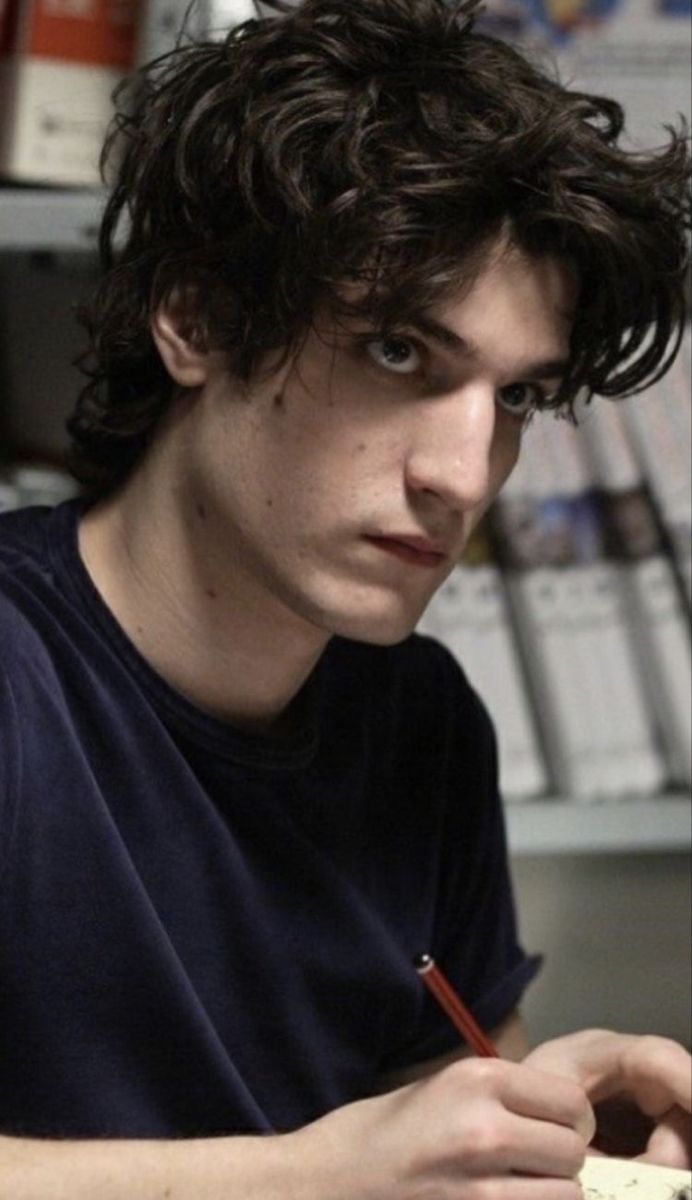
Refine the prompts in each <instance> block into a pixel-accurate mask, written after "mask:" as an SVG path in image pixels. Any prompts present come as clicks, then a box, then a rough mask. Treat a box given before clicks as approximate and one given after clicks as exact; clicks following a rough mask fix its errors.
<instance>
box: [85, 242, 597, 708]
mask: <svg viewBox="0 0 692 1200" xmlns="http://www.w3.org/2000/svg"><path fill="white" fill-rule="evenodd" d="M573 303H574V285H573V282H572V279H571V276H570V273H569V271H568V269H567V268H566V267H565V266H564V265H562V264H560V263H557V262H555V261H552V260H549V259H543V260H535V261H534V260H528V259H526V258H525V257H523V256H522V255H520V254H519V253H518V252H517V253H514V252H511V253H510V252H507V251H505V252H504V253H502V254H500V253H498V254H497V255H496V256H495V257H493V258H492V259H491V260H490V262H489V263H488V265H487V267H486V269H485V271H484V272H482V273H481V275H480V277H479V278H478V280H477V282H476V284H475V285H474V286H473V287H472V288H471V289H470V290H469V291H467V292H466V293H465V294H463V293H462V294H461V295H460V297H459V298H458V299H455V300H453V301H451V302H450V303H449V304H447V305H445V306H444V307H443V308H442V309H441V310H440V311H439V312H436V313H435V314H434V316H435V317H436V318H437V320H438V321H440V322H443V323H444V325H445V326H446V327H447V328H448V329H449V330H451V331H452V333H453V334H455V335H457V337H458V338H460V337H463V338H465V339H466V340H467V342H468V343H469V344H472V345H473V352H470V351H467V352H462V350H461V349H460V348H459V346H453V347H452V346H449V347H448V346H443V345H441V344H439V343H438V342H437V341H435V340H434V339H433V338H432V337H431V336H427V335H422V334H420V333H419V332H417V331H416V332H414V333H411V337H415V338H416V342H415V343H408V342H407V343H406V344H399V345H398V346H397V347H396V351H397V354H396V355H394V356H391V357H396V358H397V361H396V362H394V363H392V362H389V361H388V359H387V358H385V355H384V353H383V347H382V343H381V342H376V341H375V338H376V332H375V331H373V330H372V329H369V328H368V327H367V325H366V324H365V323H364V322H362V321H359V322H352V323H349V324H347V325H344V324H343V323H342V324H338V323H337V322H336V321H335V318H334V317H333V315H331V314H329V313H318V314H317V316H316V318H315V328H314V329H313V330H312V331H311V332H310V334H309V335H308V337H307V340H306V343H305V345H304V348H303V350H302V352H301V353H300V355H299V356H298V359H297V361H295V362H292V363H289V364H287V365H286V366H285V367H284V368H283V369H282V370H280V371H272V370H271V364H268V365H267V368H266V369H265V371H264V372H263V374H262V375H261V376H259V377H258V378H257V379H256V381H255V382H254V383H253V384H251V385H250V387H249V388H247V389H242V388H240V387H239V385H238V383H237V381H235V380H233V379H232V378H231V377H230V375H229V374H228V372H227V370H226V367H225V363H224V361H223V359H221V357H220V356H219V355H218V354H214V353H213V352H209V351H206V350H203V349H202V350H200V349H199V348H197V347H196V346H195V345H194V344H193V343H191V342H190V341H189V340H186V337H185V336H184V333H183V332H182V330H184V329H185V328H186V327H187V323H186V322H185V321H184V316H183V314H181V313H176V312H171V311H166V312H161V313H159V314H157V316H156V317H155V320H154V325H153V331H154V337H155V339H156V342H157V345H158V347H159V350H160V353H161V355H162V358H163V360H164V362H165V364H166V366H167V369H168V371H169V373H170V374H171V377H172V378H173V379H174V381H175V382H176V383H177V385H178V387H179V388H180V396H179V399H178V400H177V402H176V403H175V404H174V406H173V409H172V411H171V414H170V416H169V418H168V420H167V421H166V422H165V423H164V424H163V425H162V427H161V428H160V429H159V432H158V437H157V438H156V439H155V441H154V443H153V445H152V446H151V448H150V450H149V452H148V454H147V456H146V458H145V460H144V462H143V463H142V465H141V466H140V468H139V470H138V471H137V472H136V473H135V474H134V475H133V476H132V477H131V479H130V480H129V482H128V483H127V484H126V485H125V487H124V488H122V489H121V490H120V491H119V492H118V493H117V494H116V495H115V496H113V497H112V498H111V500H110V501H108V502H106V503H105V504H101V505H98V506H96V507H95V508H94V509H93V510H92V511H91V513H90V514H89V515H87V517H86V519H85V520H84V521H83V523H82V529H81V535H80V542H81V551H82V554H83V557H84V560H85V562H86V565H87V568H88V570H89V571H90V573H91V575H92V577H93V579H94V581H95V583H96V585H97V587H98V588H99V589H100V591H101V593H102V595H103V596H104V599H105V600H106V603H107V604H108V605H109V607H110V608H111V609H112V611H113V612H114V613H115V615H116V617H117V618H118V620H119V621H120V623H121V624H122V625H123V627H124V629H125V631H126V632H127V633H128V634H129V636H130V637H131V639H132V640H133V641H134V642H135V644H136V645H137V646H138V647H139V649H140V650H141V652H142V653H143V654H144V656H145V657H146V658H148V659H149V661H150V662H151V663H152V664H153V666H154V667H155V668H156V669H157V670H158V671H159V672H160V673H161V674H162V675H163V676H164V677H165V678H166V679H167V680H168V681H169V682H170V683H171V684H172V685H173V686H174V687H177V688H178V689H179V690H180V691H182V692H183V693H184V694H186V695H188V696H189V697H190V698H191V699H192V700H193V701H195V702H196V703H197V704H199V705H200V706H201V707H203V708H205V709H207V710H208V711H211V712H214V713H215V714H217V715H219V716H222V717H225V718H227V719H230V720H233V721H235V722H236V723H238V724H246V725H254V726H256V727H263V726H264V727H271V726H272V725H274V724H276V723H277V722H278V723H279V724H280V722H281V719H282V717H284V718H285V715H286V711H287V709H288V708H289V706H290V703H291V700H292V699H293V698H294V697H295V695H296V694H297V693H298V691H299V690H300V687H301V686H302V684H303V683H304V681H305V679H306V678H307V676H308V675H309V674H310V672H311V670H312V669H313V667H314V665H315V663H316V661H317V659H318V658H319V656H320V655H321V653H322V651H323V650H324V648H325V646H326V644H327V642H328V640H329V638H330V637H331V636H332V635H333V634H340V635H342V636H345V637H349V638H354V639H358V640H363V641H370V642H380V643H393V642H397V641H400V640H401V639H402V638H404V637H406V636H407V635H408V634H409V633H410V632H411V630H412V629H413V628H414V626H415V624H416V622H417V621H418V618H419V617H420V615H421V613H422V611H423V609H424V608H425V606H426V604H427V603H428V601H429V599H430V597H431V596H432V594H433V592H434V591H435V590H436V589H437V588H438V587H439V586H440V584H441V583H442V582H443V580H444V579H445V578H446V577H447V575H448V574H449V572H450V571H451V570H452V568H453V567H454V565H455V563H456V561H457V559H458V557H459V555H460V554H461V552H462V550H463V547H464V546H465V544H466V542H467V540H468V537H469V535H470V533H471V531H472V529H473V528H474V527H475V525H476V524H477V522H478V521H479V519H480V517H481V516H482V514H483V513H484V512H485V510H486V508H487V507H488V505H489V503H490V502H491V500H492V499H493V498H494V497H495V496H496V494H497V492H498V491H499V489H500V488H501V486H502V484H503V483H504V481H505V480H506V478H507V476H508V475H509V473H510V471H511V470H512V467H513V466H514V463H515V461H516V458H517V455H518V453H519V447H520V444H521V437H522V431H523V428H524V424H525V412H526V409H527V407H529V406H530V404H531V403H532V402H533V401H534V400H536V399H537V398H538V396H539V393H540V390H542V389H545V390H546V391H549V390H551V389H554V387H555V386H556V384H557V378H553V379H552V380H550V379H548V380H545V381H544V380H541V381H540V383H539V382H534V376H535V375H536V372H535V371H534V370H533V368H534V366H535V365H536V364H537V363H545V362H553V361H555V360H560V359H564V358H565V357H566V354H567V349H568V337H569V312H570V309H571V307H572V305H573ZM408 333H409V331H400V338H401V337H403V336H404V334H406V336H408ZM402 358H403V362H402V361H400V360H401V359H402ZM378 534H386V535H389V536H391V535H395V534H398V535H402V534H405V535H409V536H411V535H417V536H422V537H425V538H428V539H432V540H433V541H434V543H435V545H436V547H438V548H439V549H440V550H441V551H442V552H443V554H442V557H441V558H440V561H439V563H438V564H437V565H436V566H434V567H433V566H422V565H419V564H416V565H412V564H411V563H410V562H404V561H402V560H401V559H400V558H397V557H395V556H393V555H392V554H389V553H386V552H384V551H383V550H382V549H381V548H380V547H379V546H377V545H374V544H373V543H372V542H370V541H368V540H367V538H368V536H369V535H378Z"/></svg>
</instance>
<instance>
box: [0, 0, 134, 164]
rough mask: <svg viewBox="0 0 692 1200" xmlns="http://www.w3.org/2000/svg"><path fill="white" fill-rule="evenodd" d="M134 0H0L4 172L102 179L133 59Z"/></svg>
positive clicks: (0, 134)
mask: <svg viewBox="0 0 692 1200" xmlns="http://www.w3.org/2000/svg"><path fill="white" fill-rule="evenodd" d="M139 8H140V5H139V4H138V2H137V0H4V2H3V0H0V29H2V31H3V32H2V36H3V39H4V47H3V49H4V53H2V57H1V58H0V173H1V174H2V175H3V176H4V177H5V178H9V179H15V180H19V181H25V182H35V183H52V184H56V183H58V184H82V185H87V186H88V185H92V186H93V185H94V184H97V183H98V182H99V155H100V152H101V146H102V143H103V138H104V134H105V130H106V127H107V125H108V122H109V120H110V118H111V116H112V113H113V104H112V93H113V90H114V88H115V87H116V85H117V83H118V82H119V80H120V79H121V78H122V76H123V74H125V73H126V72H127V70H128V69H129V68H131V66H132V64H133V62H134V55H135V44H136V33H137V13H138V9H139Z"/></svg>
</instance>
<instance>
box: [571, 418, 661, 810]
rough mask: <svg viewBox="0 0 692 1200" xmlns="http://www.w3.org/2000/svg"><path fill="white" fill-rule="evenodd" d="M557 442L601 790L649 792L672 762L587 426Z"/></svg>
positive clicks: (602, 792)
mask: <svg viewBox="0 0 692 1200" xmlns="http://www.w3.org/2000/svg"><path fill="white" fill-rule="evenodd" d="M556 433H558V430H557V429H556ZM551 449H552V452H553V454H554V461H555V468H556V473H557V476H558V478H559V479H560V480H561V494H562V499H563V502H564V504H565V505H566V508H567V513H568V519H571V522H572V525H573V527H574V529H575V531H576V532H575V537H574V539H573V543H572V544H573V547H574V551H575V556H574V561H573V565H572V566H571V567H570V568H569V570H570V573H572V574H573V575H575V576H576V577H577V578H578V580H579V586H580V592H581V597H582V611H581V628H580V633H579V636H580V641H581V646H582V652H583V653H584V654H587V655H588V656H589V661H590V670H591V672H592V676H593V683H594V686H595V688H596V695H597V700H598V706H599V707H598V713H599V733H600V737H599V752H600V762H601V770H602V777H601V781H600V788H599V794H600V795H605V796H617V795H648V794H650V793H651V792H655V791H657V790H658V789H660V788H661V786H662V785H663V783H664V781H665V779H666V768H665V764H664V762H663V758H662V755H661V751H660V747H659V744H658V741H657V738H656V736H655V732H654V728H653V724H652V721H651V717H650V712H649V707H648V704H647V701H646V697H645V695H644V692H643V688H642V682H643V681H642V677H641V673H640V667H639V662H638V659H637V655H636V653H635V650H634V645H633V638H632V631H631V627H630V626H629V624H628V620H627V610H626V605H625V600H624V591H623V578H622V567H621V564H620V562H619V561H616V560H615V559H613V558H609V557H608V556H607V554H606V548H607V543H606V538H605V529H604V525H603V514H602V505H601V504H600V497H599V493H598V491H597V490H596V489H595V488H594V486H593V478H592V475H591V472H590V469H589V464H588V462H587V459H586V457H585V450H584V439H583V436H582V434H581V431H580V430H577V429H575V428H574V426H572V425H569V424H566V423H561V426H560V428H559V436H556V437H555V438H554V439H553V440H552V444H551ZM569 514H571V515H569Z"/></svg>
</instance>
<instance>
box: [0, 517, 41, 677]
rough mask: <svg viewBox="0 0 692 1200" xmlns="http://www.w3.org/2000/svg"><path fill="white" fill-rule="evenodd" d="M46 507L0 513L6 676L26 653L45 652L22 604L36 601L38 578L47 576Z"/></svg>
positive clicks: (0, 639)
mask: <svg viewBox="0 0 692 1200" xmlns="http://www.w3.org/2000/svg"><path fill="white" fill-rule="evenodd" d="M50 511H51V510H50V509H48V508H27V509H16V510H13V511H10V512H5V513H2V514H0V646H2V660H3V664H4V666H5V671H6V674H7V675H10V674H11V667H12V664H13V662H15V663H16V662H17V661H18V660H19V659H21V660H24V661H25V660H26V657H27V653H31V654H34V655H35V654H37V653H41V652H43V653H45V648H44V647H43V641H42V638H41V636H40V634H39V632H38V630H37V629H36V628H35V626H34V624H33V622H32V620H31V618H30V616H29V615H28V613H27V611H25V607H24V605H23V603H22V597H23V596H24V595H26V596H27V597H30V598H31V599H35V598H36V585H37V583H38V578H39V575H44V576H47V574H48V572H49V566H48V562H47V555H46V536H45V530H46V518H47V516H48V515H49V514H50Z"/></svg>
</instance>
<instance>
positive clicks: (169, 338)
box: [151, 294, 212, 388]
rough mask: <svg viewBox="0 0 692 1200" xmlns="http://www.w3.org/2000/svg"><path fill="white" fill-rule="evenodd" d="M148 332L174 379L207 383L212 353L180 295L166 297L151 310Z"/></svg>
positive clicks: (186, 383)
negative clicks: (149, 330)
mask: <svg viewBox="0 0 692 1200" xmlns="http://www.w3.org/2000/svg"><path fill="white" fill-rule="evenodd" d="M151 336H152V337H153V339H154V342H155V343H156V348H157V350H158V352H159V354H160V356H161V361H162V362H163V365H164V367H165V368H166V370H167V371H168V374H169V375H170V377H171V379H172V380H173V382H174V383H177V384H178V385H179V386H180V387H184V388H197V387H202V386H203V384H205V383H206V381H207V378H208V376H209V369H210V366H211V359H212V356H211V354H210V352H209V349H208V348H207V346H206V343H205V341H204V339H203V338H200V336H199V329H198V328H197V327H196V324H195V322H194V321H193V320H191V319H190V312H189V308H187V307H186V306H185V305H184V304H182V303H181V299H180V297H179V296H178V297H176V295H175V294H174V295H173V296H171V297H169V298H168V300H167V301H166V303H165V304H162V305H161V306H160V307H159V308H158V309H156V311H155V312H154V313H153V314H152V317H151Z"/></svg>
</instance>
